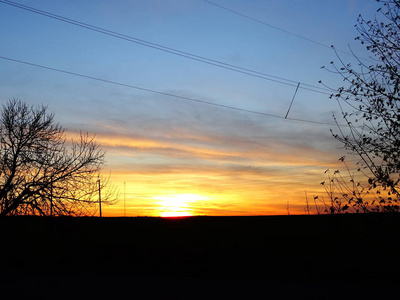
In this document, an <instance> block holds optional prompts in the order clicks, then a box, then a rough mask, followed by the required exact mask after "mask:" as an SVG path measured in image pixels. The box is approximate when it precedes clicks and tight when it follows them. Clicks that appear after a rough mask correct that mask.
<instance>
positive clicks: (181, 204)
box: [153, 194, 208, 217]
mask: <svg viewBox="0 0 400 300" xmlns="http://www.w3.org/2000/svg"><path fill="white" fill-rule="evenodd" d="M153 199H154V200H156V201H157V204H158V205H159V206H160V208H159V210H160V216H161V217H185V216H192V215H193V213H192V212H193V207H192V204H193V203H194V202H196V201H202V200H207V199H208V198H207V197H205V196H201V195H196V194H173V195H166V196H154V197H153Z"/></svg>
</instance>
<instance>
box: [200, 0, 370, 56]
mask: <svg viewBox="0 0 400 300" xmlns="http://www.w3.org/2000/svg"><path fill="white" fill-rule="evenodd" d="M203 1H204V2H206V3H208V4H210V5H213V6H215V7H218V8H221V9H223V10H226V11H228V12H230V13H233V14H236V15H238V16H241V17H243V18H246V19H249V20H251V21H254V22H257V23H260V24H262V25H265V26H268V27H270V28H273V29H275V30H279V31H281V32H283V33H286V34H290V35H292V36H295V37H297V38H299V39H302V40H305V41H307V42H310V43H313V44H315V45H318V46H321V47H324V48H329V49H332V47H333V46H332V45H327V44H323V43H321V42H318V41H315V40H313V39H310V38H307V37H305V36H302V35H300V34H297V33H293V32H291V31H289V30H286V29H283V28H280V27H277V26H274V25H272V24H269V23H267V22H264V21H261V20H259V19H256V18H253V17H250V16H248V15H245V14H243V13H241V12H238V11H236V10H233V9H230V8H228V7H225V6H222V5H220V4H217V3H214V2H212V1H209V0H203ZM336 51H337V52H340V53H343V54H346V55H351V56H354V54H353V53H350V52H347V51H344V50H339V49H337V50H336ZM362 59H363V60H367V61H372V60H371V59H368V58H362Z"/></svg>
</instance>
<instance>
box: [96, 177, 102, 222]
mask: <svg viewBox="0 0 400 300" xmlns="http://www.w3.org/2000/svg"><path fill="white" fill-rule="evenodd" d="M97 182H98V183H99V210H100V218H101V217H102V215H101V187H100V178H99V180H98V181H97Z"/></svg>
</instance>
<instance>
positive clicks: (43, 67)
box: [0, 56, 345, 126]
mask: <svg viewBox="0 0 400 300" xmlns="http://www.w3.org/2000/svg"><path fill="white" fill-rule="evenodd" d="M0 59H3V60H8V61H12V62H16V63H20V64H25V65H29V66H33V67H37V68H41V69H46V70H50V71H54V72H59V73H64V74H68V75H73V76H78V77H82V78H87V79H91V80H96V81H100V82H104V83H109V84H113V85H118V86H123V87H127V88H132V89H136V90H140V91H144V92H149V93H153V94H158V95H163V96H168V97H173V98H177V99H181V100H185V101H191V102H197V103H201V104H206V105H212V106H216V107H221V108H226V109H231V110H236V111H241V112H246V113H251V114H257V115H261V116H265V117H272V118H277V119H283V120H290V121H298V122H305V123H312V124H320V125H329V126H337V124H335V123H329V122H321V121H313V120H304V119H297V118H286V119H285V117H283V116H279V115H274V114H270V113H264V112H260V111H255V110H250V109H244V108H239V107H236V106H230V105H224V104H218V103H215V102H210V101H205V100H200V99H195V98H190V97H186V96H180V95H176V94H171V93H165V92H161V91H157V90H153V89H149V88H143V87H139V86H134V85H131V84H125V83H120V82H116V81H111V80H107V79H103V78H99V77H93V76H89V75H85V74H81V73H76V72H71V71H66V70H62V69H57V68H53V67H49V66H44V65H39V64H35V63H31V62H27V61H22V60H18V59H14V58H9V57H5V56H0ZM339 126H345V125H339Z"/></svg>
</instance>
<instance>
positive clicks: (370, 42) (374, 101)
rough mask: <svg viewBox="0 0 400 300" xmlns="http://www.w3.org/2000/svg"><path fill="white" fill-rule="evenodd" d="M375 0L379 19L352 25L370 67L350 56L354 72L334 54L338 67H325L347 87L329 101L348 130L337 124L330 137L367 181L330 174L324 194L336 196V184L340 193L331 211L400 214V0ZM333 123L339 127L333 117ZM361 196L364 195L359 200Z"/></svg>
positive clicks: (337, 92)
mask: <svg viewBox="0 0 400 300" xmlns="http://www.w3.org/2000/svg"><path fill="white" fill-rule="evenodd" d="M378 2H382V3H383V5H382V7H381V8H379V9H378V12H379V15H378V16H377V17H375V19H374V20H372V21H366V20H365V19H364V18H363V17H362V16H361V15H360V16H359V18H358V19H357V25H356V26H355V27H356V28H357V30H358V32H359V33H360V35H359V36H358V37H356V40H359V41H360V42H361V44H363V45H366V49H367V50H368V51H370V52H371V54H372V55H371V57H370V59H371V61H372V62H373V63H372V64H366V63H365V62H364V61H365V60H362V59H359V58H358V57H357V56H355V55H354V57H355V58H356V59H357V62H358V68H357V69H355V68H353V66H352V65H351V64H347V63H345V62H344V61H343V60H342V59H341V58H340V57H339V55H337V57H338V59H339V61H340V64H339V65H336V64H335V63H334V62H331V65H332V66H333V69H329V71H331V72H335V73H337V74H340V75H341V76H342V78H343V80H344V82H346V83H347V85H346V86H342V87H339V88H338V89H337V90H336V92H335V93H334V94H332V95H331V98H335V99H337V100H338V103H339V105H340V107H341V111H342V117H343V119H344V120H345V122H346V124H347V125H348V126H347V128H343V127H342V126H339V125H338V126H337V130H336V132H334V131H332V130H331V131H332V134H333V136H334V137H335V138H336V139H337V140H339V141H340V142H341V143H342V144H343V146H344V148H345V149H346V150H347V151H348V152H349V153H350V154H355V155H357V156H358V157H359V158H360V161H359V162H358V172H362V173H364V174H365V175H366V177H367V178H366V183H365V184H361V183H360V182H358V183H357V184H356V183H355V182H354V178H350V180H349V181H348V182H346V181H344V180H343V177H340V176H337V174H338V173H336V174H333V175H334V176H332V175H331V176H330V178H329V179H328V180H329V182H328V184H329V186H328V187H327V185H325V188H326V189H327V188H328V190H329V191H328V190H327V192H328V194H329V193H331V189H332V188H333V187H335V186H336V187H337V188H336V191H337V192H338V191H339V190H340V189H339V188H338V187H339V186H341V189H342V191H343V192H342V193H339V194H341V197H339V198H337V199H335V198H334V199H335V201H336V202H335V201H333V202H332V206H331V207H332V211H333V212H338V210H337V209H339V211H343V209H344V210H347V209H348V208H350V207H353V208H354V207H355V206H356V207H357V208H356V210H357V211H363V212H370V211H399V204H400V193H399V182H400V176H399V172H400V157H399V154H400V150H399V147H400V106H399V105H400V74H399V67H400V14H399V12H400V1H398V0H389V1H379V0H378ZM336 54H337V53H336ZM341 100H342V101H343V100H344V101H345V103H346V104H348V105H350V106H351V107H352V111H350V112H347V111H345V110H344V109H343V106H342V105H341V102H340V101H341ZM334 119H335V121H336V124H338V122H337V118H336V116H334ZM342 161H344V159H343V160H342ZM346 168H347V165H346ZM350 177H351V176H350ZM360 186H363V187H362V188H360ZM372 191H375V195H377V197H370V196H368V197H364V196H365V195H364V193H367V192H368V193H367V194H370V193H372ZM360 193H363V195H364V196H362V197H361V195H360ZM383 194H385V196H383ZM336 197H337V196H336ZM367 199H368V200H367ZM331 200H332V199H331ZM340 201H344V202H346V203H340ZM335 203H336V204H335ZM371 205H372V207H371Z"/></svg>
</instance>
